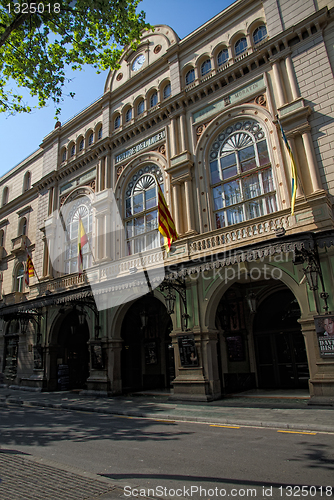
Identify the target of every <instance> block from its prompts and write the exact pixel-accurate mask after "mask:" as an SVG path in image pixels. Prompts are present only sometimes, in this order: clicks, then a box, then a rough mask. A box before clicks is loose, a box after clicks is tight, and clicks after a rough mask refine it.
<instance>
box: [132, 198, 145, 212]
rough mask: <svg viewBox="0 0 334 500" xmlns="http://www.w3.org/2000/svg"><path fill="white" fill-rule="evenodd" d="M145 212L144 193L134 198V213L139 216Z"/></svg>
mask: <svg viewBox="0 0 334 500" xmlns="http://www.w3.org/2000/svg"><path fill="white" fill-rule="evenodd" d="M143 210H144V196H143V193H139V194H136V195H135V196H134V197H133V213H134V214H138V213H139V212H142V211H143Z"/></svg>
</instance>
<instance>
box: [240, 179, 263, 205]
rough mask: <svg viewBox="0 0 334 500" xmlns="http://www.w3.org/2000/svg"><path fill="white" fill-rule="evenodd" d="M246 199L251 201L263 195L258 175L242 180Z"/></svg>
mask: <svg viewBox="0 0 334 500" xmlns="http://www.w3.org/2000/svg"><path fill="white" fill-rule="evenodd" d="M242 187H243V192H244V198H245V199H246V200H250V199H251V198H255V197H256V196H259V195H260V194H261V188H260V183H259V177H258V174H254V175H249V176H248V177H245V178H244V179H242Z"/></svg>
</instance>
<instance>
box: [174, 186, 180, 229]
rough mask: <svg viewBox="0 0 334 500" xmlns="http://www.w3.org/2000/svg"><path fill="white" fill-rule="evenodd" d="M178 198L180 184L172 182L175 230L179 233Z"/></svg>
mask: <svg viewBox="0 0 334 500" xmlns="http://www.w3.org/2000/svg"><path fill="white" fill-rule="evenodd" d="M180 199H181V197H180V184H179V183H177V184H173V208H174V210H173V211H174V221H175V226H176V231H177V233H178V234H181V219H180Z"/></svg>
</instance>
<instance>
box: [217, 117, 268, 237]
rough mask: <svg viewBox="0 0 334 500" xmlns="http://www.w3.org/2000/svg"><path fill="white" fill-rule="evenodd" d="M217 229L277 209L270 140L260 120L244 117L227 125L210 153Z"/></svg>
mask: <svg viewBox="0 0 334 500" xmlns="http://www.w3.org/2000/svg"><path fill="white" fill-rule="evenodd" d="M209 161H210V183H211V192H212V201H213V212H214V218H215V226H216V228H217V229H219V228H222V227H226V226H231V225H232V224H237V223H239V222H244V221H246V220H249V219H254V218H256V217H260V216H262V215H267V214H270V213H273V212H276V211H277V199H276V191H275V183H274V178H273V172H272V168H271V164H270V157H269V152H268V146H267V140H266V137H265V132H264V130H263V128H262V127H261V125H260V123H258V122H257V121H255V120H245V121H239V122H236V123H234V124H233V125H231V126H229V127H227V128H225V129H224V130H223V131H222V132H220V134H218V136H217V137H216V139H215V141H214V142H213V144H212V147H211V149H210V153H209Z"/></svg>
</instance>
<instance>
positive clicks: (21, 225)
mask: <svg viewBox="0 0 334 500" xmlns="http://www.w3.org/2000/svg"><path fill="white" fill-rule="evenodd" d="M26 234H27V219H26V218H25V217H22V219H21V220H20V223H19V234H18V236H22V235H23V236H24V235H26Z"/></svg>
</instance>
